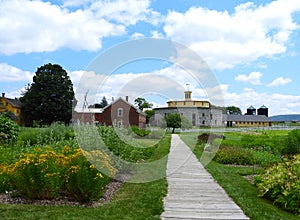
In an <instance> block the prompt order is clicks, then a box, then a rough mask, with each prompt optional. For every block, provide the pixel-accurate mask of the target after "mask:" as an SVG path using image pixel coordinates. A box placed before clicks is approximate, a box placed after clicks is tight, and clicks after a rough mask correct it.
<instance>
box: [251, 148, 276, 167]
mask: <svg viewBox="0 0 300 220" xmlns="http://www.w3.org/2000/svg"><path fill="white" fill-rule="evenodd" d="M251 154H252V155H253V160H254V163H255V164H258V165H260V166H269V165H270V164H273V163H277V162H279V161H280V155H279V154H273V153H272V152H268V151H257V150H252V151H251Z"/></svg>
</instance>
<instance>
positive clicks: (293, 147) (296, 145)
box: [284, 129, 300, 155]
mask: <svg viewBox="0 0 300 220" xmlns="http://www.w3.org/2000/svg"><path fill="white" fill-rule="evenodd" d="M284 153H285V154H292V155H294V154H297V153H300V130H299V129H295V130H292V131H291V132H290V133H289V134H288V138H287V143H286V148H285V149H284Z"/></svg>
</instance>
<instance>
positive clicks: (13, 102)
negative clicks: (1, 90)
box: [4, 97, 24, 108]
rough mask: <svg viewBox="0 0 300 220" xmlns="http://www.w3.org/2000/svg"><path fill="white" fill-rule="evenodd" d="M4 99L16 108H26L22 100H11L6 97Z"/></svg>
mask: <svg viewBox="0 0 300 220" xmlns="http://www.w3.org/2000/svg"><path fill="white" fill-rule="evenodd" d="M4 99H5V100H6V101H7V102H9V103H10V104H11V105H12V106H13V107H15V108H23V106H24V104H23V103H22V102H21V101H20V100H17V99H10V98H6V97H4Z"/></svg>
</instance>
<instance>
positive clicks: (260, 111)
mask: <svg viewBox="0 0 300 220" xmlns="http://www.w3.org/2000/svg"><path fill="white" fill-rule="evenodd" d="M268 111H269V109H268V108H267V107H266V106H265V105H262V106H261V107H260V108H259V109H257V114H258V115H265V116H267V117H268V115H269V113H268Z"/></svg>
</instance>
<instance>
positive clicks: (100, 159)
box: [82, 150, 118, 177]
mask: <svg viewBox="0 0 300 220" xmlns="http://www.w3.org/2000/svg"><path fill="white" fill-rule="evenodd" d="M82 152H83V155H84V156H85V157H86V158H87V159H88V160H89V161H90V162H91V163H93V164H94V165H93V166H94V167H95V166H96V168H98V169H99V170H104V171H105V173H107V175H109V176H111V177H114V176H115V175H116V173H117V172H118V170H117V169H116V168H115V167H114V166H113V162H112V161H111V159H110V157H109V155H107V154H106V153H103V152H102V151H100V150H92V151H84V150H82Z"/></svg>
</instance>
